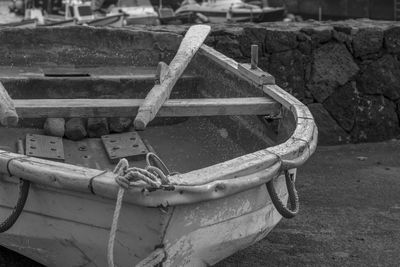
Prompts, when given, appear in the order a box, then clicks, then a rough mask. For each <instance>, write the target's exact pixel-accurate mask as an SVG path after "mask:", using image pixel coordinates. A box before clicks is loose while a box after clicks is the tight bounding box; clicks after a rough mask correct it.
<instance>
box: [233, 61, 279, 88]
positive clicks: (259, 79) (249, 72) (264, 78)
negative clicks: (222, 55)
mask: <svg viewBox="0 0 400 267" xmlns="http://www.w3.org/2000/svg"><path fill="white" fill-rule="evenodd" d="M238 71H239V73H240V74H242V75H243V76H245V77H247V78H248V79H250V80H252V81H253V82H254V83H256V84H257V85H266V84H275V78H274V76H272V75H271V74H269V73H267V72H264V71H263V70H262V69H260V68H258V67H256V68H255V69H252V68H251V65H250V64H239V65H238Z"/></svg>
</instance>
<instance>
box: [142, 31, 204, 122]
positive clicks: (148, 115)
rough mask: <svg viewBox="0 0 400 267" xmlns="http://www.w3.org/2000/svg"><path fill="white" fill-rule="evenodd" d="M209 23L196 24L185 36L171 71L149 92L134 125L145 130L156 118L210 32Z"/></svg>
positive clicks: (172, 62) (172, 63)
mask: <svg viewBox="0 0 400 267" xmlns="http://www.w3.org/2000/svg"><path fill="white" fill-rule="evenodd" d="M210 29H211V28H210V26H208V25H195V26H192V27H190V29H189V30H188V32H187V33H186V35H185V37H184V38H183V40H182V42H181V45H180V46H179V49H178V52H177V53H176V55H175V57H174V59H173V60H172V61H171V63H170V65H169V72H168V74H167V76H166V77H165V79H164V81H163V82H162V83H161V84H159V85H158V84H157V85H155V86H154V87H153V88H152V89H151V90H150V92H149V93H148V94H147V96H146V99H145V101H144V102H143V104H142V105H141V106H140V107H139V111H138V114H137V115H136V118H135V120H134V126H135V128H136V129H138V130H143V129H144V128H145V127H146V125H147V124H148V123H149V122H150V121H151V120H152V119H154V118H155V116H156V114H157V112H158V110H159V109H160V107H161V106H162V105H163V104H164V102H165V100H167V99H168V98H169V95H170V94H171V90H172V88H173V87H174V85H175V83H176V82H177V81H178V79H179V77H180V76H181V75H182V73H183V71H184V70H185V69H186V67H187V65H188V64H189V63H190V61H191V59H192V58H193V56H194V55H195V53H196V52H197V50H198V49H199V48H200V46H201V45H202V44H203V42H204V40H205V39H206V37H207V35H208V34H209V32H210Z"/></svg>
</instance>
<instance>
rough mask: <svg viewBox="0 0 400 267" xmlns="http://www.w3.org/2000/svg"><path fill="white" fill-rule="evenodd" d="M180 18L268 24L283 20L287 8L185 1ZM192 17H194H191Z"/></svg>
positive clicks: (239, 1)
mask: <svg viewBox="0 0 400 267" xmlns="http://www.w3.org/2000/svg"><path fill="white" fill-rule="evenodd" d="M175 14H176V15H177V16H179V17H184V16H187V17H193V14H195V17H197V22H211V23H222V22H228V21H232V22H266V21H279V20H283V19H284V17H285V14H286V9H285V7H283V6H282V7H270V6H268V5H267V4H264V5H263V6H261V7H260V6H258V5H254V4H248V3H244V2H243V1H242V0H206V1H203V2H201V3H200V4H199V3H197V2H196V1H195V0H184V1H183V2H182V5H181V7H180V8H178V9H177V10H176V11H175ZM191 15H192V16H191Z"/></svg>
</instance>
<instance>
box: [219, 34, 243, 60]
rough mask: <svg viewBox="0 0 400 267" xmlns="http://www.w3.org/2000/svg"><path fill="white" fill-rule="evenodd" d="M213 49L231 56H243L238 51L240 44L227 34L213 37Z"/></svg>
mask: <svg viewBox="0 0 400 267" xmlns="http://www.w3.org/2000/svg"><path fill="white" fill-rule="evenodd" d="M214 47H215V49H216V50H218V51H219V52H221V53H222V54H224V55H226V56H227V57H231V58H241V57H243V55H242V52H241V51H240V44H239V41H238V40H237V39H234V38H232V37H230V36H228V35H223V36H216V37H215V45H214Z"/></svg>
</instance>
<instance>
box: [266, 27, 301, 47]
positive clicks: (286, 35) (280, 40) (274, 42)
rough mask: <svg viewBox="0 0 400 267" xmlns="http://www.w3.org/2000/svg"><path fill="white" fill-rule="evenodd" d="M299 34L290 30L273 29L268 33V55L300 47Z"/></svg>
mask: <svg viewBox="0 0 400 267" xmlns="http://www.w3.org/2000/svg"><path fill="white" fill-rule="evenodd" d="M298 44H299V42H298V41H297V33H296V32H295V31H294V30H290V29H289V30H288V29H286V30H285V29H280V28H278V29H271V28H269V29H268V30H267V31H266V37H265V47H266V50H267V52H268V53H276V52H282V51H286V50H290V49H294V48H296V47H297V46H298Z"/></svg>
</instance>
